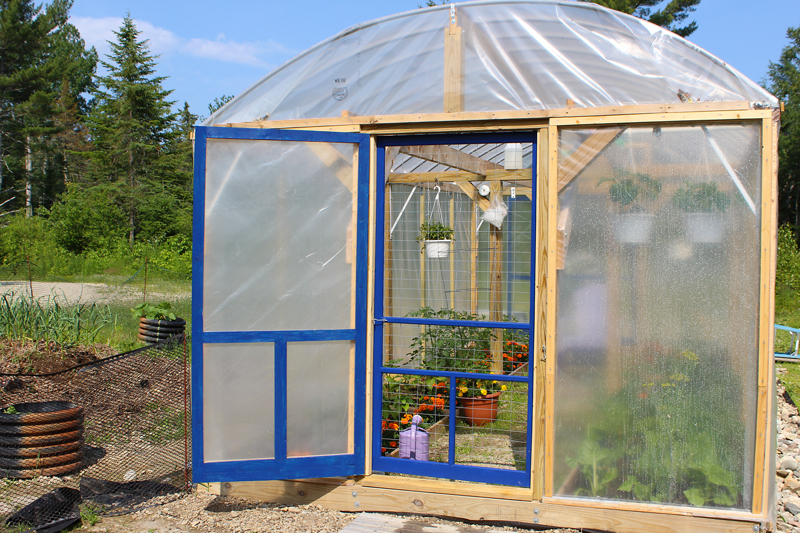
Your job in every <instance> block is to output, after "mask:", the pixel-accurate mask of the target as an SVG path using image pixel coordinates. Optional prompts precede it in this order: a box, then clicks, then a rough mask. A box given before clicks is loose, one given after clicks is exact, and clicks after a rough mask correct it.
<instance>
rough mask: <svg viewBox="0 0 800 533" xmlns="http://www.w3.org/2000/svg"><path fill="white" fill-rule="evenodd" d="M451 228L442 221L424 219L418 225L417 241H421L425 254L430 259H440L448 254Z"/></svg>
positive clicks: (451, 235) (451, 238) (451, 233)
mask: <svg viewBox="0 0 800 533" xmlns="http://www.w3.org/2000/svg"><path fill="white" fill-rule="evenodd" d="M452 240H453V228H451V227H450V226H447V225H445V224H444V223H442V222H436V221H434V220H426V221H425V222H423V223H422V225H421V226H420V227H419V236H418V237H417V242H420V243H422V249H423V250H425V254H426V255H427V256H428V257H430V258H432V259H441V258H443V257H447V256H448V255H449V254H450V243H451V242H452Z"/></svg>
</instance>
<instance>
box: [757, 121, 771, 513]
mask: <svg viewBox="0 0 800 533" xmlns="http://www.w3.org/2000/svg"><path fill="white" fill-rule="evenodd" d="M772 134H773V120H772V118H770V119H769V120H766V119H765V120H764V121H763V122H762V124H761V273H760V282H761V283H760V287H761V291H760V305H759V327H758V330H759V335H758V340H759V344H758V346H759V350H758V382H757V383H758V396H757V402H758V404H757V409H756V424H757V429H756V443H755V444H756V446H755V448H756V449H755V464H754V465H753V508H752V510H753V513H754V514H761V513H767V512H768V511H769V508H768V501H769V490H771V489H770V487H771V485H772V483H773V481H772V480H773V478H772V474H771V473H770V472H768V471H767V470H768V467H769V464H770V462H769V454H771V453H773V452H772V450H771V449H768V448H767V443H768V442H771V440H772V439H771V424H770V418H771V416H772V402H773V401H774V398H773V394H772V392H773V384H774V379H775V377H774V368H775V365H774V355H773V350H774V323H775V319H774V312H775V307H774V305H775V301H774V298H775V261H776V259H775V253H776V248H777V243H776V239H777V222H776V220H777V189H776V187H777V179H776V177H775V172H774V170H775V169H774V168H773V165H774V159H773V157H774V153H775V146H774V145H773V139H772Z"/></svg>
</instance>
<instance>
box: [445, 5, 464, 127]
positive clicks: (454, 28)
mask: <svg viewBox="0 0 800 533" xmlns="http://www.w3.org/2000/svg"><path fill="white" fill-rule="evenodd" d="M449 16H450V25H449V26H448V27H447V28H445V30H444V112H445V113H456V112H459V111H463V110H464V46H463V45H462V42H461V27H460V26H459V25H458V14H457V13H456V8H455V6H453V5H451V6H450V14H449Z"/></svg>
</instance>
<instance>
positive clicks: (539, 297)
mask: <svg viewBox="0 0 800 533" xmlns="http://www.w3.org/2000/svg"><path fill="white" fill-rule="evenodd" d="M537 137H538V140H537V145H538V146H537V150H538V157H537V158H536V160H537V166H538V168H537V170H536V192H537V194H536V203H537V205H536V209H535V210H534V213H535V216H536V235H535V236H534V244H535V248H534V249H533V250H532V251H531V253H532V255H533V254H535V257H536V269H535V272H534V281H535V283H536V287H535V292H534V301H533V308H532V309H533V315H532V316H531V322H532V323H533V325H534V328H533V339H530V341H531V342H530V343H529V345H528V353H529V354H530V359H529V363H528V371H529V372H533V415H532V416H531V420H532V423H533V428H532V431H531V433H532V435H533V437H532V438H533V442H532V443H531V488H532V489H533V499H534V500H541V499H542V497H543V496H544V493H545V447H546V446H547V445H548V443H547V440H546V434H545V430H546V428H547V424H546V421H547V409H546V406H547V404H546V399H545V391H546V388H547V385H546V383H547V382H546V380H545V376H546V370H547V368H546V363H545V358H544V353H543V351H542V347H543V346H544V345H545V343H546V342H547V336H546V333H547V301H548V300H547V289H548V277H547V272H548V259H549V256H550V251H549V249H548V245H549V242H550V241H549V237H548V235H549V232H548V222H549V220H550V217H549V216H548V213H547V210H548V206H549V196H548V190H549V189H548V187H549V183H550V181H551V179H552V178H550V175H549V167H550V165H549V158H550V150H549V149H548V146H549V142H550V139H549V135H548V130H547V129H545V130H540V131H539V132H538V134H537ZM551 492H552V491H551Z"/></svg>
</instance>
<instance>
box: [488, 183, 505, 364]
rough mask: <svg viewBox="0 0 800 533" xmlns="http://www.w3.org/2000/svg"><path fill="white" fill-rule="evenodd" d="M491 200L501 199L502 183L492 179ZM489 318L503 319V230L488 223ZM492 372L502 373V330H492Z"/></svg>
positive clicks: (496, 320)
mask: <svg viewBox="0 0 800 533" xmlns="http://www.w3.org/2000/svg"><path fill="white" fill-rule="evenodd" d="M489 187H490V188H491V196H490V198H491V200H492V201H494V200H495V199H498V200H502V199H503V186H502V183H500V182H496V181H493V182H492V183H491V184H490V185H489ZM489 320H491V321H492V322H502V321H503V230H501V229H499V228H496V227H495V226H494V225H492V224H489ZM492 336H493V337H494V338H493V339H492V374H502V373H503V330H502V329H499V328H498V329H493V330H492Z"/></svg>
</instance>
